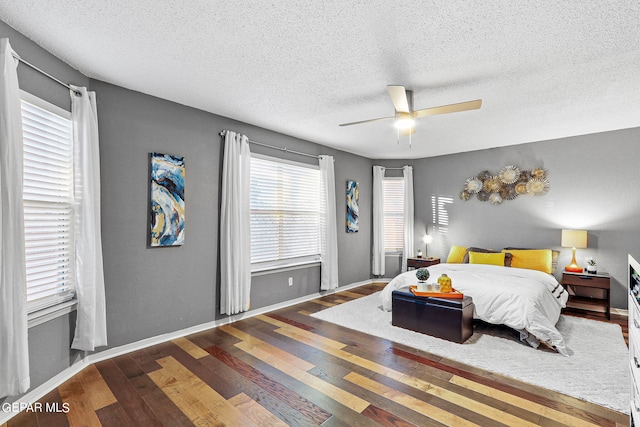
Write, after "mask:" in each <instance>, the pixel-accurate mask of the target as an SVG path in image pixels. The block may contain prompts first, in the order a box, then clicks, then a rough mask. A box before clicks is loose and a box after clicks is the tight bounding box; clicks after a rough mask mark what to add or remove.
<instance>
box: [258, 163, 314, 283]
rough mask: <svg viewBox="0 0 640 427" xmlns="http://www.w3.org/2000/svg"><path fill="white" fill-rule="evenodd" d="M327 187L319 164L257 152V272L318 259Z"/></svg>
mask: <svg viewBox="0 0 640 427" xmlns="http://www.w3.org/2000/svg"><path fill="white" fill-rule="evenodd" d="M322 187H323V186H322V180H321V179H320V170H319V169H318V167H317V166H310V165H305V164H302V163H294V162H287V161H283V160H280V159H275V158H272V157H265V156H259V155H255V154H253V155H252V157H251V264H252V270H253V271H258V270H263V269H269V268H276V267H281V266H287V265H293V264H297V263H304V262H307V261H313V260H318V259H319V254H320V242H321V241H320V220H321V219H320V211H321V204H322V203H323V198H322V197H321V196H322V194H323V191H324V190H323V188H322Z"/></svg>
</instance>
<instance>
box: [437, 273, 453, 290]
mask: <svg viewBox="0 0 640 427" xmlns="http://www.w3.org/2000/svg"><path fill="white" fill-rule="evenodd" d="M438 284H439V285H440V292H444V293H446V292H451V291H452V289H453V288H452V287H451V277H449V276H447V275H446V274H443V275H442V276H440V277H439V278H438Z"/></svg>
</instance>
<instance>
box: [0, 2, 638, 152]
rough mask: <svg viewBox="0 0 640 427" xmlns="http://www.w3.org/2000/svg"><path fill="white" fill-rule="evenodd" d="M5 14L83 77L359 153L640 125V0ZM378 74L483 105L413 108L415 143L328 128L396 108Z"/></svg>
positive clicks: (231, 5)
mask: <svg viewBox="0 0 640 427" xmlns="http://www.w3.org/2000/svg"><path fill="white" fill-rule="evenodd" d="M0 19H2V20H3V21H4V22H6V23H7V24H9V25H11V26H12V27H13V28H15V29H16V30H18V31H20V32H21V33H22V34H24V35H26V36H27V37H29V38H30V39H32V40H33V41H35V42H36V43H38V44H39V45H40V46H42V47H43V48H45V49H46V50H48V51H50V52H51V53H53V54H54V55H55V56H57V57H59V58H61V59H62V60H64V61H65V62H67V63H68V64H70V65H71V66H72V67H74V68H76V69H78V70H80V71H81V72H82V73H84V74H85V75H87V76H89V77H91V78H95V79H99V80H103V81H106V82H109V83H113V84H116V85H119V86H123V87H126V88H130V89H133V90H136V91H140V92H143V93H147V94H151V95H155V96H158V97H160V98H165V99H168V100H171V101H175V102H178V103H181V104H184V105H188V106H192V107H196V108H199V109H202V110H205V111H210V112H212V113H215V114H219V115H222V116H226V117H230V118H233V119H237V120H240V121H243V122H246V123H250V124H254V125H257V126H261V127H264V128H267V129H271V130H274V131H277V132H281V133H284V134H288V135H292V136H295V137H298V138H302V139H306V140H309V141H313V142H317V143H320V144H324V145H328V146H330V147H334V148H337V149H341V150H345V151H349V152H353V153H356V154H360V155H363V156H366V157H370V158H377V159H384V158H402V159H408V158H420V157H429V156H435V155H441V154H448V153H456V152H463V151H470V150H477V149H482V148H488V147H497V146H505V145H512V144H521V143H525V142H531V141H539V140H546V139H553V138H559V137H565V136H572V135H581V134H589V133H594V132H601V131H608V130H614V129H623V128H630V127H639V126H640V2H639V1H638V0H607V1H604V0H602V1H601V0H565V1H563V0H538V1H514V0H494V1H483V2H480V1H468V0H431V1H394V2H392V1H379V0H378V1H375V0H374V1H372V0H362V1H350V2H349V1H344V0H341V1H337V0H326V1H323V0H315V1H278V0H273V1H269V2H267V1H259V0H246V1H209V0H183V1H180V2H176V1H175V0H155V1H152V0H148V1H142V0H103V1H89V2H88V1H86V0H3V1H2V2H0ZM18 53H19V52H18ZM25 59H26V60H29V58H25ZM388 84H398V85H404V86H406V87H407V89H413V91H414V107H415V108H416V109H421V108H427V107H433V106H438V105H443V104H451V103H456V102H461V101H468V100H473V99H477V98H481V99H482V100H483V105H482V108H481V109H480V110H475V111H466V112H460V113H455V114H447V115H440V116H433V117H427V118H423V119H420V120H419V122H418V124H417V133H416V134H415V135H414V136H413V139H412V147H411V148H410V147H409V141H408V138H407V137H402V138H401V140H400V143H399V145H398V144H397V141H396V136H397V134H396V131H395V129H394V128H393V126H392V122H391V121H387V122H377V123H371V124H364V125H360V126H352V127H339V126H338V124H339V123H344V122H352V121H358V120H364V119H369V118H377V117H384V116H390V115H393V112H394V110H393V105H392V103H391V100H390V98H389V95H388V94H387V91H386V85H388ZM249 137H251V135H249ZM263 142H268V143H276V142H277V141H263Z"/></svg>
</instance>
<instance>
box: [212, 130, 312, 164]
mask: <svg viewBox="0 0 640 427" xmlns="http://www.w3.org/2000/svg"><path fill="white" fill-rule="evenodd" d="M226 133H227V131H226V130H223V131H222V132H220V136H225V134H226ZM249 143H250V144H255V145H260V146H261V147H267V148H272V149H274V150H280V151H284V152H285V153H292V154H298V155H299V156H307V157H312V158H314V159H319V158H320V156H316V155H315V154H307V153H301V152H300V151H294V150H289V149H288V148H287V147H284V148H283V147H276V146H274V145H269V144H265V143H263V142H258V141H251V140H249Z"/></svg>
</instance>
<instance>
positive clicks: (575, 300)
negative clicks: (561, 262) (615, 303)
mask: <svg viewBox="0 0 640 427" xmlns="http://www.w3.org/2000/svg"><path fill="white" fill-rule="evenodd" d="M562 285H563V286H564V287H565V289H566V290H567V292H568V293H569V300H568V301H567V309H566V310H567V311H571V310H580V311H587V312H591V313H598V314H603V312H602V310H604V315H605V316H607V319H611V292H610V286H611V278H610V277H609V274H608V273H597V274H589V273H572V272H569V271H563V272H562Z"/></svg>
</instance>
